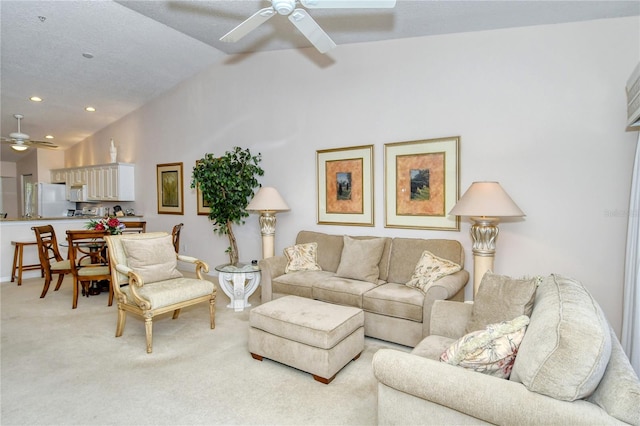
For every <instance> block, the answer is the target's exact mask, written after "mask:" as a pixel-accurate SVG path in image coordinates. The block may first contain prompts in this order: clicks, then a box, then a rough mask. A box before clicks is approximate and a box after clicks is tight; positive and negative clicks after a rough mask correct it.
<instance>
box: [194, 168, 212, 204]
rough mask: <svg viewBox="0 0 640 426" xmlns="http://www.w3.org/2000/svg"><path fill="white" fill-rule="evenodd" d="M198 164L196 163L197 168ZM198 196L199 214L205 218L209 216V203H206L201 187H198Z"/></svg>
mask: <svg viewBox="0 0 640 426" xmlns="http://www.w3.org/2000/svg"><path fill="white" fill-rule="evenodd" d="M197 165H198V162H197V161H196V166H197ZM196 195H197V198H198V214H199V215H203V216H209V211H210V208H209V203H208V202H206V201H205V199H204V196H203V195H202V191H200V185H197V186H196Z"/></svg>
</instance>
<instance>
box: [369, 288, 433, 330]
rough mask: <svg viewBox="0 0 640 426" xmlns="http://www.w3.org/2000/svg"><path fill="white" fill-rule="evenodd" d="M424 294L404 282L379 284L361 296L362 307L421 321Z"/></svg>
mask: <svg viewBox="0 0 640 426" xmlns="http://www.w3.org/2000/svg"><path fill="white" fill-rule="evenodd" d="M423 303H424V294H423V293H422V292H421V291H420V290H418V289H416V288H412V287H407V286H406V285H404V284H396V283H386V284H382V285H379V286H377V287H375V288H373V289H371V290H369V291H368V292H366V293H365V294H364V295H363V297H362V309H364V310H365V311H366V312H372V313H374V314H380V315H386V316H391V317H396V318H402V319H408V320H411V321H416V322H422V308H423V306H422V305H423Z"/></svg>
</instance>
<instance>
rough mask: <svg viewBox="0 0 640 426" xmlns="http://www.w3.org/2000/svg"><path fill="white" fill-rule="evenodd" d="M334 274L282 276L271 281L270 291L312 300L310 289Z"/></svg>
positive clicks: (315, 272) (300, 273) (292, 274)
mask: <svg viewBox="0 0 640 426" xmlns="http://www.w3.org/2000/svg"><path fill="white" fill-rule="evenodd" d="M333 276H335V273H333V272H329V271H297V272H292V273H290V274H283V275H280V276H279V277H276V278H272V279H271V289H272V291H273V293H277V294H291V295H294V296H300V297H307V298H309V299H311V298H313V294H312V293H311V289H312V287H313V285H314V284H316V283H321V282H323V281H325V280H327V279H329V278H331V277H333Z"/></svg>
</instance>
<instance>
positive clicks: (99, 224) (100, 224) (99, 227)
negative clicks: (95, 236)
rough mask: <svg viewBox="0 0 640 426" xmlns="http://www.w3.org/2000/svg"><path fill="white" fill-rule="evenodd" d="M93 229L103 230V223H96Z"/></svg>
mask: <svg viewBox="0 0 640 426" xmlns="http://www.w3.org/2000/svg"><path fill="white" fill-rule="evenodd" d="M94 229H95V230H96V231H104V225H103V224H102V223H96V227H95V228H94Z"/></svg>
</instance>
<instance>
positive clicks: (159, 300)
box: [120, 235, 215, 309]
mask: <svg viewBox="0 0 640 426" xmlns="http://www.w3.org/2000/svg"><path fill="white" fill-rule="evenodd" d="M169 237H171V235H169ZM171 246H172V247H173V242H172V243H171ZM173 253H174V254H175V251H174V252H173ZM214 289H215V286H214V284H213V283H212V282H211V281H208V280H198V279H193V278H186V277H180V278H176V279H173V280H165V281H157V282H154V283H150V284H147V283H145V285H144V286H143V287H140V288H138V289H137V292H138V294H139V295H140V296H141V297H142V298H144V300H145V301H148V302H149V305H150V307H149V309H160V308H163V307H165V306H170V305H173V304H174V303H179V302H183V301H185V300H192V299H196V298H198V297H201V296H206V295H210V294H211V293H212V292H213V291H214ZM120 290H121V291H122V292H123V293H124V294H126V295H127V300H129V301H130V303H134V304H135V302H134V300H135V297H134V296H133V295H132V291H133V290H132V289H131V286H126V287H122V288H121V289H120Z"/></svg>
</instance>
